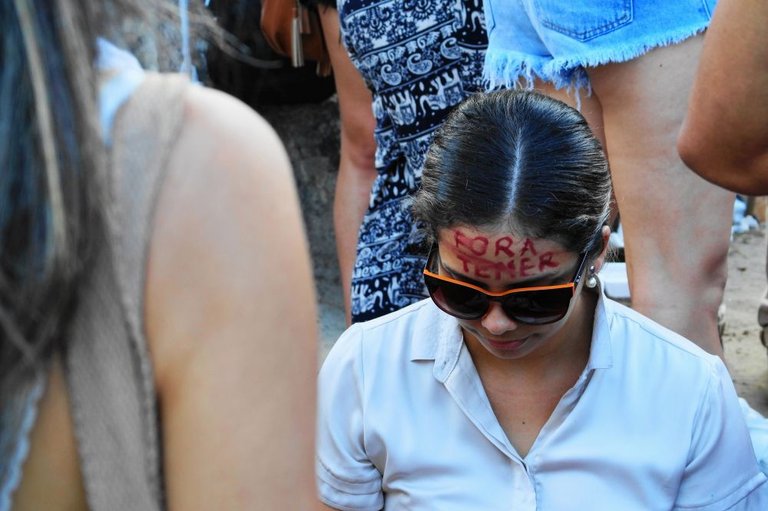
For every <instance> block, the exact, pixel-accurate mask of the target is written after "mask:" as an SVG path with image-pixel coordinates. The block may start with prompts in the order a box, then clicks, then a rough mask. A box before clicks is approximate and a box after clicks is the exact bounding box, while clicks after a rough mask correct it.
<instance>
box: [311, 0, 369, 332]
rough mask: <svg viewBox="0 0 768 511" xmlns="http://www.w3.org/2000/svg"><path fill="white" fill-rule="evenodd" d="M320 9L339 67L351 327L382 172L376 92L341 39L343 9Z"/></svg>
mask: <svg viewBox="0 0 768 511" xmlns="http://www.w3.org/2000/svg"><path fill="white" fill-rule="evenodd" d="M320 13H321V17H320V20H321V22H322V26H323V36H324V37H325V42H326V45H327V46H328V53H329V55H330V57H331V65H332V66H333V76H334V80H335V82H336V91H337V94H338V98H339V115H340V118H341V150H340V155H339V174H338V177H337V179H336V191H335V195H334V198H333V226H334V231H335V233H336V253H337V256H338V259H339V271H340V273H341V287H342V290H343V292H344V311H345V315H346V318H347V325H349V323H350V321H351V303H350V301H351V297H350V295H351V291H352V271H353V269H354V267H355V259H356V257H357V237H358V232H359V231H360V225H361V224H362V223H363V217H364V216H365V212H366V210H367V209H368V202H369V201H370V196H371V187H372V186H373V182H374V181H375V180H376V175H377V173H376V166H375V160H374V157H375V154H376V143H375V141H374V138H373V131H374V128H375V127H376V120H375V119H374V117H373V111H372V107H371V103H372V99H371V92H370V91H369V90H368V88H367V87H366V85H365V82H364V81H363V77H362V75H360V73H359V72H358V70H357V69H356V68H355V66H354V64H353V63H352V61H351V60H350V58H349V55H347V50H346V49H345V48H344V46H343V45H342V43H341V39H340V33H339V13H338V12H337V11H336V9H332V8H321V9H320Z"/></svg>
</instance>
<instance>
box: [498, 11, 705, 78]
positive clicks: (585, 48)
mask: <svg viewBox="0 0 768 511" xmlns="http://www.w3.org/2000/svg"><path fill="white" fill-rule="evenodd" d="M716 2H717V0H485V18H486V25H487V27H488V52H487V53H486V57H485V66H484V78H485V83H486V85H487V86H488V88H491V89H493V88H497V87H500V86H503V87H514V86H517V87H528V88H530V87H531V86H532V84H533V79H535V78H539V79H542V80H545V81H548V82H551V83H553V84H554V85H555V87H557V88H558V89H560V88H563V87H566V88H568V89H572V88H575V89H576V90H578V89H589V78H588V76H587V73H586V71H585V68H588V67H594V66H599V65H601V64H607V63H610V62H624V61H627V60H631V59H633V58H636V57H638V56H640V55H642V54H643V53H645V52H647V51H649V50H651V49H652V48H655V47H658V46H666V45H669V44H675V43H678V42H681V41H683V40H684V39H687V38H689V37H691V36H693V35H696V34H698V33H699V32H702V31H703V30H705V29H706V27H707V26H708V25H709V21H710V18H711V17H712V11H713V10H714V8H715V4H716Z"/></svg>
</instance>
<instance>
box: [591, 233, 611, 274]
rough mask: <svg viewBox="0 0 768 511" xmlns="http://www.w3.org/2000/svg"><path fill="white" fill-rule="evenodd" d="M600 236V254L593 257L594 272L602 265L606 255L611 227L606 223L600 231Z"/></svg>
mask: <svg viewBox="0 0 768 511" xmlns="http://www.w3.org/2000/svg"><path fill="white" fill-rule="evenodd" d="M600 237H601V238H602V241H603V248H602V249H601V250H600V254H599V255H598V256H597V259H595V261H594V262H593V263H592V265H593V266H594V267H595V273H598V272H599V271H600V268H602V267H603V263H604V262H605V258H606V257H607V256H608V246H609V243H608V239H609V238H610V237H611V228H610V227H608V226H607V225H604V226H603V228H602V229H601V231H600Z"/></svg>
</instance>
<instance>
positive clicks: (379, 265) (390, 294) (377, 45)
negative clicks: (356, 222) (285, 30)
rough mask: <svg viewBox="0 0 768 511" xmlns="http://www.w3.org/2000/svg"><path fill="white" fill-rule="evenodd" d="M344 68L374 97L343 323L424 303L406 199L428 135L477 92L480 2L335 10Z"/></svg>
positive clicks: (377, 3) (375, 1) (346, 3)
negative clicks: (364, 202)
mask: <svg viewBox="0 0 768 511" xmlns="http://www.w3.org/2000/svg"><path fill="white" fill-rule="evenodd" d="M338 9H339V16H340V19H341V32H342V38H343V41H344V45H345V46H346V48H347V50H348V52H349V54H350V57H351V58H352V62H353V63H354V65H355V67H357V69H358V70H359V71H360V73H361V74H362V75H363V78H364V79H365V81H366V83H367V85H368V88H369V89H371V91H372V92H373V112H374V115H375V116H376V130H375V138H376V145H377V148H376V170H377V171H378V176H377V178H376V181H375V182H374V185H373V189H372V192H371V199H370V204H369V206H368V211H367V213H366V215H365V218H364V219H363V224H362V226H361V229H360V233H359V241H358V245H357V259H356V261H355V269H354V275H353V278H352V321H353V322H357V321H364V320H368V319H372V318H375V317H378V316H381V315H383V314H386V313H388V312H392V311H395V310H397V309H400V308H402V307H404V306H406V305H409V304H411V303H413V302H415V301H417V300H421V299H422V298H424V297H425V296H427V295H426V290H425V289H424V283H423V280H422V275H421V271H422V269H423V267H424V262H425V256H426V253H425V250H424V248H423V247H420V246H419V245H418V243H416V236H415V230H416V229H415V226H414V223H413V221H412V218H411V214H410V211H409V210H408V206H407V199H408V197H409V196H410V195H411V194H412V193H413V192H414V191H416V189H417V187H418V186H419V182H420V180H421V167H422V163H423V161H424V155H425V153H426V150H427V147H428V145H429V142H430V140H431V137H432V134H433V132H434V131H435V129H436V128H438V127H439V126H440V124H441V123H442V122H443V119H444V118H445V116H446V115H447V113H448V112H449V111H450V110H451V109H452V108H453V107H454V106H455V105H456V104H458V103H459V102H461V100H462V99H464V98H465V97H467V96H468V95H469V94H471V93H473V92H476V91H479V90H482V71H483V59H484V55H485V48H486V45H487V36H486V32H485V23H484V20H483V4H482V0H339V1H338Z"/></svg>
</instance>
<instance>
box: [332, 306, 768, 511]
mask: <svg viewBox="0 0 768 511" xmlns="http://www.w3.org/2000/svg"><path fill="white" fill-rule="evenodd" d="M318 421H319V422H318V437H317V442H318V447H317V448H318V457H317V484H318V488H319V491H320V495H321V498H322V500H323V501H324V502H325V503H327V504H328V505H330V506H331V507H335V508H338V509H344V510H347V509H350V510H351V509H365V510H369V509H370V510H378V509H393V510H394V509H397V510H400V509H409V510H422V509H423V510H427V509H428V510H434V509H439V510H441V511H451V510H456V511H459V510H461V511H467V510H481V509H482V510H484V511H485V510H530V511H533V510H551V511H568V510H579V511H583V510H590V511H600V510H606V511H617V510H621V511H633V510H637V511H649V510H670V509H681V510H682V509H686V510H692V509H696V510H708V511H714V510H725V509H735V510H761V511H765V510H766V509H768V484H765V482H766V478H765V476H764V475H763V474H762V473H761V472H760V469H759V468H758V465H757V462H756V460H755V456H754V452H753V450H752V446H751V443H750V439H749V435H748V432H747V429H746V427H745V424H744V418H743V416H742V413H741V411H740V408H739V403H738V400H737V397H736V393H735V390H734V388H733V385H732V383H731V380H730V377H729V376H728V373H727V371H726V369H725V367H724V365H723V363H722V362H721V361H720V359H719V358H717V357H715V356H712V355H709V354H707V353H705V352H704V351H703V350H701V349H700V348H698V347H697V346H695V345H694V344H693V343H691V342H689V341H687V340H686V339H684V338H682V337H680V336H679V335H677V334H675V333H673V332H671V331H669V330H667V329H665V328H663V327H661V326H659V325H657V324H656V323H654V322H652V321H651V320H649V319H647V318H645V317H643V316H641V315H640V314H638V313H636V312H634V311H632V310H630V309H628V308H626V307H624V306H622V305H620V304H618V303H616V302H613V301H612V300H610V299H607V298H605V297H604V296H601V297H600V299H599V300H598V304H597V309H596V313H595V323H594V330H593V339H592V347H591V351H590V356H589V361H588V363H587V366H586V367H585V369H584V371H583V373H582V374H581V376H580V377H579V379H578V381H577V382H576V384H575V385H574V386H573V387H572V388H571V389H570V390H568V391H567V392H566V393H565V395H564V396H563V397H562V399H561V400H560V402H559V404H558V405H557V406H556V408H555V410H554V412H553V413H552V415H551V417H550V418H549V420H548V421H547V422H546V424H545V425H544V427H543V428H542V429H541V431H540V433H539V435H538V438H537V439H536V441H535V442H534V444H533V446H532V447H531V449H530V451H529V453H528V454H527V455H526V456H525V458H521V457H520V456H519V455H518V454H517V453H516V451H515V449H514V447H513V446H512V445H511V443H510V442H509V440H508V439H507V437H506V435H505V433H504V430H503V429H502V427H501V425H500V424H499V422H498V420H497V419H496V416H495V415H494V413H493V410H492V409H491V405H490V402H489V400H488V398H487V396H486V394H485V391H484V388H483V385H482V382H481V381H480V378H479V376H478V374H477V371H476V370H475V367H474V364H473V362H472V358H471V356H470V354H469V352H468V350H467V348H466V346H465V345H464V342H463V338H462V334H461V330H460V328H459V325H458V323H457V321H456V320H455V319H454V318H452V317H450V316H448V315H447V314H445V313H443V312H441V311H440V310H438V309H437V308H436V307H435V306H434V304H433V303H432V302H431V301H430V300H425V301H422V302H419V303H417V304H414V305H412V306H409V307H407V308H405V309H402V310H400V311H398V312H395V313H393V314H390V315H387V316H383V317H381V318H379V319H376V320H373V321H370V322H367V323H362V324H356V325H354V326H353V327H351V328H350V329H349V330H347V332H345V333H344V335H343V336H342V337H341V338H340V339H339V341H338V342H337V343H336V345H335V346H334V347H333V349H332V350H331V352H330V353H329V355H328V357H327V358H326V361H325V363H324V365H323V368H322V370H321V372H320V380H319V402H318Z"/></svg>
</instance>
